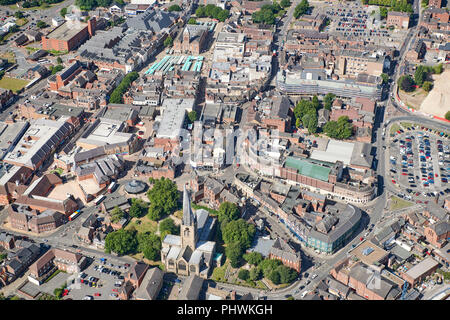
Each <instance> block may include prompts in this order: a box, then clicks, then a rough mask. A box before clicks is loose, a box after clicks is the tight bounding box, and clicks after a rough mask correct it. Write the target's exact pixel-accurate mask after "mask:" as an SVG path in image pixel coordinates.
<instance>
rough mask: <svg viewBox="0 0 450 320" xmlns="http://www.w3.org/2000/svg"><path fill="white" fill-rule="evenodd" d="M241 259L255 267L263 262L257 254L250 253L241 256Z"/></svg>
mask: <svg viewBox="0 0 450 320" xmlns="http://www.w3.org/2000/svg"><path fill="white" fill-rule="evenodd" d="M243 258H244V260H245V261H247V262H248V263H249V264H253V265H255V266H257V265H258V264H260V263H261V261H263V256H262V255H261V253H259V252H255V251H253V252H250V253H246V254H244V255H243Z"/></svg>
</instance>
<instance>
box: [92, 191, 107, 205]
mask: <svg viewBox="0 0 450 320" xmlns="http://www.w3.org/2000/svg"><path fill="white" fill-rule="evenodd" d="M105 198H106V196H105V195H103V194H102V195H101V196H98V197H97V198H96V199H95V200H94V203H95V204H96V205H98V204H99V203H100V202H102V201H103V200H105Z"/></svg>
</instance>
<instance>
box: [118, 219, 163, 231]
mask: <svg viewBox="0 0 450 320" xmlns="http://www.w3.org/2000/svg"><path fill="white" fill-rule="evenodd" d="M138 221H140V222H138ZM132 227H134V228H135V229H136V230H137V232H139V233H143V232H151V233H155V232H156V230H157V229H158V223H157V222H156V221H152V220H150V219H149V218H148V217H147V216H144V217H142V218H133V219H131V221H130V223H129V224H128V225H127V226H126V227H125V230H128V229H130V228H132Z"/></svg>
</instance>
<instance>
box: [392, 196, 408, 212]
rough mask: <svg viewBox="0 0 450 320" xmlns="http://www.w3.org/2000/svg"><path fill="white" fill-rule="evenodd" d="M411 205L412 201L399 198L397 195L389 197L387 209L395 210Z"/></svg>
mask: <svg viewBox="0 0 450 320" xmlns="http://www.w3.org/2000/svg"><path fill="white" fill-rule="evenodd" d="M412 205H413V203H412V202H409V201H406V200H403V199H400V198H398V197H391V201H390V205H389V210H391V211H396V210H400V209H405V208H408V207H410V206H412Z"/></svg>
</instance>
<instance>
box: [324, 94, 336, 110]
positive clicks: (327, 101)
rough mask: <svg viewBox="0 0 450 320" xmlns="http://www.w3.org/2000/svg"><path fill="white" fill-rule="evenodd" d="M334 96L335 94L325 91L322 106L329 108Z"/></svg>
mask: <svg viewBox="0 0 450 320" xmlns="http://www.w3.org/2000/svg"><path fill="white" fill-rule="evenodd" d="M335 98H336V95H334V94H333V93H327V94H326V95H325V97H324V98H323V103H324V106H323V107H324V108H325V109H327V110H331V106H332V105H333V102H334V99H335Z"/></svg>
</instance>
